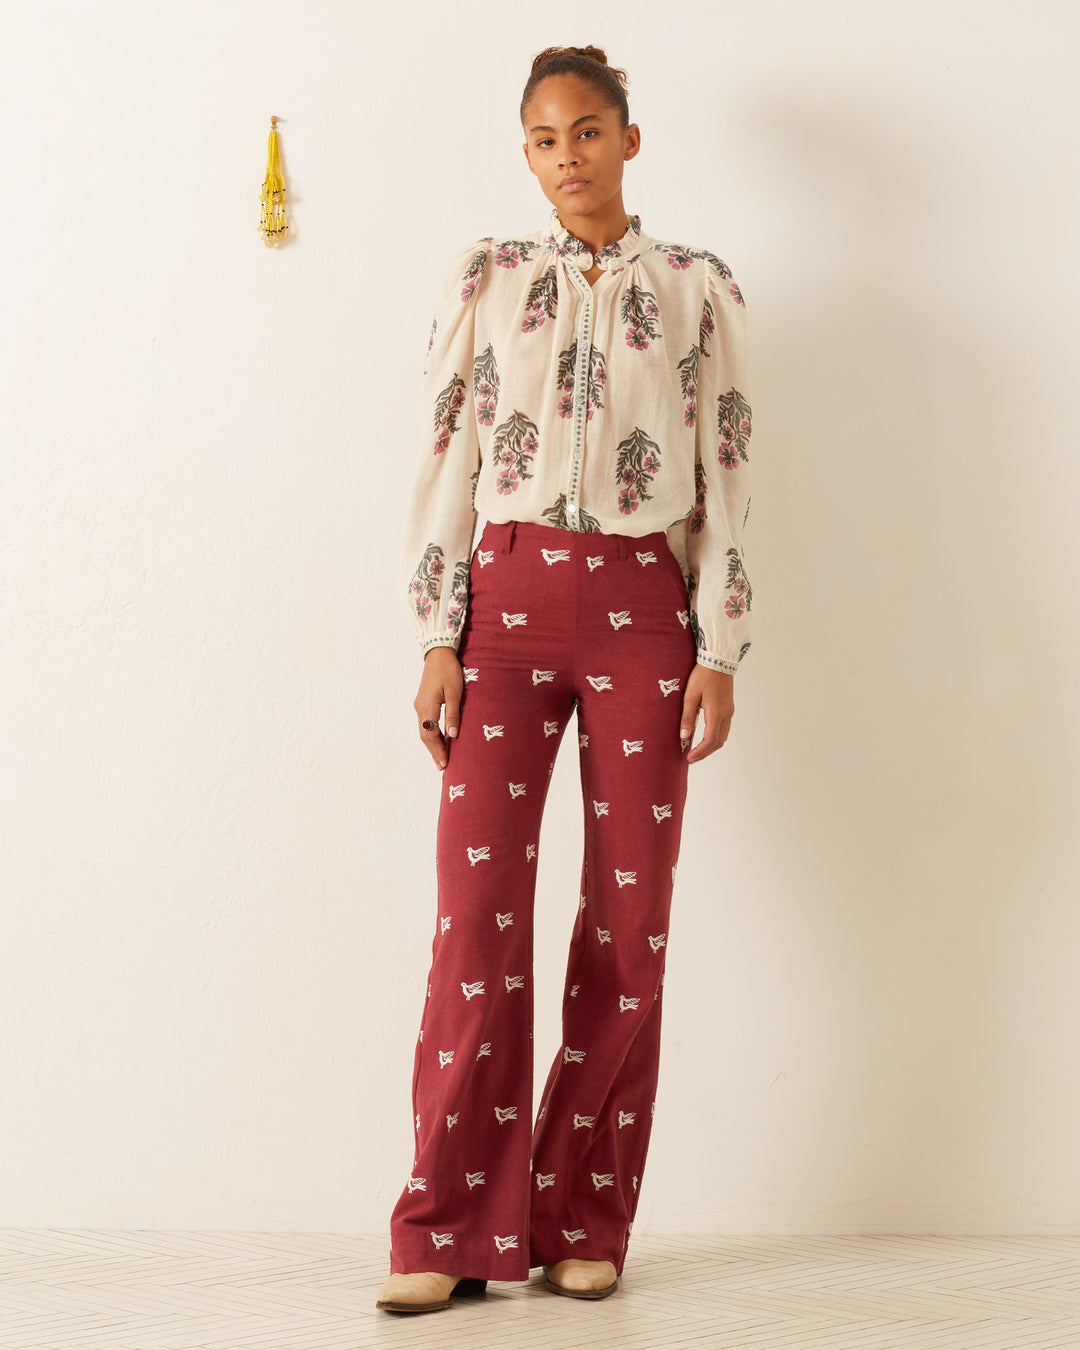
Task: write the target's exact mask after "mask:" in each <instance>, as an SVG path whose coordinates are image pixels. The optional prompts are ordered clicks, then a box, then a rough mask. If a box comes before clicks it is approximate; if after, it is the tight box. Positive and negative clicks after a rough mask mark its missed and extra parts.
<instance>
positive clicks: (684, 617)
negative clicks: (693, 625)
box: [675, 609, 690, 628]
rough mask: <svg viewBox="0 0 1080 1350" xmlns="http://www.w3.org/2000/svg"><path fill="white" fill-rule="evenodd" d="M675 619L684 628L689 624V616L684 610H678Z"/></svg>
mask: <svg viewBox="0 0 1080 1350" xmlns="http://www.w3.org/2000/svg"><path fill="white" fill-rule="evenodd" d="M675 617H676V618H677V619H678V620H679V622H680V623H681V624H682V626H683V627H684V628H685V627H686V625H687V624H688V623H689V622H690V615H689V614H688V613H687V612H686V610H685V609H680V610H678V611H677V612H676V615H675Z"/></svg>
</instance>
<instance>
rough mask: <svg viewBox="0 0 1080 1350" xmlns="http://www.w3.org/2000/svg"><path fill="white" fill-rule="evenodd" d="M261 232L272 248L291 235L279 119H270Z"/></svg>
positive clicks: (265, 242) (265, 241) (260, 222)
mask: <svg viewBox="0 0 1080 1350" xmlns="http://www.w3.org/2000/svg"><path fill="white" fill-rule="evenodd" d="M259 231H260V233H261V234H262V236H263V243H264V244H266V245H267V246H268V247H270V248H272V247H273V246H274V245H275V244H280V243H281V241H282V240H283V239H284V238H285V236H286V235H287V234H288V233H289V222H288V221H287V220H286V219H285V179H284V177H283V176H282V173H281V153H280V151H279V149H278V134H277V118H276V117H271V119H270V140H269V142H268V143H267V147H266V177H265V178H264V179H263V185H262V219H261V220H260V221H259Z"/></svg>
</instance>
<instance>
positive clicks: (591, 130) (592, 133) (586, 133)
mask: <svg viewBox="0 0 1080 1350" xmlns="http://www.w3.org/2000/svg"><path fill="white" fill-rule="evenodd" d="M581 134H582V135H583V136H595V135H596V129H595V127H586V128H585V130H584V131H583V132H582V133H581Z"/></svg>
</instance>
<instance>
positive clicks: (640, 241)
mask: <svg viewBox="0 0 1080 1350" xmlns="http://www.w3.org/2000/svg"><path fill="white" fill-rule="evenodd" d="M544 243H545V244H546V245H547V246H548V248H550V249H552V250H554V252H555V253H557V254H558V256H559V257H560V258H571V259H573V261H574V263H575V265H576V266H577V267H579V268H580V269H581V270H582V271H583V272H588V271H589V269H590V268H591V267H592V265H593V263H594V262H595V264H596V266H597V267H602V268H603V269H604V270H605V271H606V272H619V271H621V270H622V269H623V268H624V267H626V266H628V264H630V263H632V262H633V261H634V259H635V258H636V257H637V256H638V254H639V253H641V252H643V251H644V243H645V236H644V235H643V234H642V232H641V217H640V216H630V217H628V219H627V222H626V233H625V234H624V235H623V236H622V238H621V239H615V240H613V241H612V242H611V243H610V244H605V245H604V246H603V248H600V249H597V251H596V254H595V257H594V255H593V252H592V250H591V249H590V248H589V246H588V244H586V243H584V242H583V241H582V240H581V239H579V238H578V237H577V235H576V234H571V233H570V231H569V230H568V229H567V228H566V226H565V225H564V224H563V223H562V221H561V220H560V219H559V213H558V211H557V209H556V208H555V207H554V206H553V207H552V208H551V215H550V216H549V218H548V227H547V233H546V234H545V236H544Z"/></svg>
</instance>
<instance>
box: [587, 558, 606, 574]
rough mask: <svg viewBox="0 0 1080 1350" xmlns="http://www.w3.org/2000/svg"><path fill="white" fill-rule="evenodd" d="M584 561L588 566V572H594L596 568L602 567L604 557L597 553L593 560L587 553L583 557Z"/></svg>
mask: <svg viewBox="0 0 1080 1350" xmlns="http://www.w3.org/2000/svg"><path fill="white" fill-rule="evenodd" d="M585 561H586V562H587V563H588V564H589V571H590V572H595V571H596V569H597V568H598V567H603V565H604V555H603V554H602V553H598V554H597V555H596V557H595V558H594V557H592V556H591V555H589V554H588V553H587V554H586V555H585Z"/></svg>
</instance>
